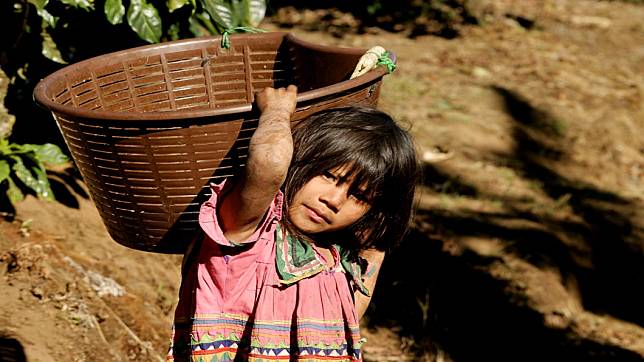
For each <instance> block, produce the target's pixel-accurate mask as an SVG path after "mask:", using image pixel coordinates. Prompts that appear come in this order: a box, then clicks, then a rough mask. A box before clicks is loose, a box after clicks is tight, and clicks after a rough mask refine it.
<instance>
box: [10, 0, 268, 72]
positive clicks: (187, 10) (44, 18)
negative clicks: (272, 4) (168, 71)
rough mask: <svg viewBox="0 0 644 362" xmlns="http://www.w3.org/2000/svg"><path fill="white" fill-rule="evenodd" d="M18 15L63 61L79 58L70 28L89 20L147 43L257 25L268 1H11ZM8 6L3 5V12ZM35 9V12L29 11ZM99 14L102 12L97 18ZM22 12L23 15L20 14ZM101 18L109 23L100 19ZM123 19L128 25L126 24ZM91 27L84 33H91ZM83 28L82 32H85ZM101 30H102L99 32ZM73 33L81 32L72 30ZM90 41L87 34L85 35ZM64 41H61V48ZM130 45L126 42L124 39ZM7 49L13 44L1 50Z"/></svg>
mask: <svg viewBox="0 0 644 362" xmlns="http://www.w3.org/2000/svg"><path fill="white" fill-rule="evenodd" d="M9 2H10V4H11V5H12V8H13V9H12V10H13V13H14V16H16V14H23V16H24V18H23V19H22V21H19V23H21V25H22V29H20V30H19V31H18V32H16V33H17V34H18V36H17V37H16V38H17V39H21V38H23V35H24V34H29V33H33V32H34V30H36V31H38V30H37V29H40V30H39V35H40V37H39V38H40V43H41V54H42V55H43V56H45V57H46V58H48V59H50V60H52V61H54V62H57V63H61V64H65V63H66V62H68V61H70V60H73V59H74V58H76V54H74V53H75V52H77V51H79V50H78V46H83V45H85V44H71V43H73V42H74V41H73V39H72V40H71V41H70V39H69V38H70V36H68V34H67V32H69V31H71V30H70V29H72V28H74V27H76V26H78V24H79V23H82V22H83V21H86V22H87V24H88V25H90V26H92V28H94V26H96V27H99V26H103V29H104V28H105V27H104V25H107V24H109V25H111V26H115V27H119V26H123V25H127V26H128V27H129V28H130V29H131V31H132V32H133V33H131V34H132V35H134V34H136V35H137V36H138V38H139V39H142V40H144V41H145V42H147V43H157V42H160V41H162V40H174V39H178V38H182V37H192V36H203V35H210V34H215V33H222V32H223V31H224V30H226V29H230V28H235V27H255V26H257V25H259V23H260V22H261V20H262V19H263V18H264V15H265V12H266V2H267V1H266V0H9ZM7 9H8V7H7V6H6V5H5V11H6V10H7ZM30 9H33V10H35V12H36V14H37V16H32V15H31V14H30V11H29V10H30ZM97 14H98V15H100V16H101V17H97ZM18 16H19V15H18ZM97 19H100V20H99V21H100V22H104V23H105V24H103V25H101V24H100V23H97V21H96V20H97ZM124 23H125V24H124ZM83 30H88V31H89V32H88V34H85V38H89V37H91V36H92V35H96V34H92V31H93V29H83ZM83 30H81V31H83ZM101 35H102V34H101ZM72 37H81V35H79V34H73V35H72ZM85 40H86V39H85ZM61 43H63V46H62V47H61ZM124 43H125V44H127V42H124ZM0 50H2V52H3V53H8V50H9V49H0Z"/></svg>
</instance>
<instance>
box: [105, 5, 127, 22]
mask: <svg viewBox="0 0 644 362" xmlns="http://www.w3.org/2000/svg"><path fill="white" fill-rule="evenodd" d="M103 11H104V12H105V17H106V18H107V21H109V22H110V24H112V25H116V24H120V23H122V22H123V15H125V6H123V1H122V0H105V7H104V9H103Z"/></svg>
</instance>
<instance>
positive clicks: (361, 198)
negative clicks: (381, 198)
mask: <svg viewBox="0 0 644 362" xmlns="http://www.w3.org/2000/svg"><path fill="white" fill-rule="evenodd" d="M351 196H353V197H355V199H356V200H358V201H360V202H363V203H365V204H368V203H369V198H368V197H367V195H366V194H365V193H364V192H359V191H357V192H352V193H351Z"/></svg>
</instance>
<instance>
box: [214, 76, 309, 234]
mask: <svg viewBox="0 0 644 362" xmlns="http://www.w3.org/2000/svg"><path fill="white" fill-rule="evenodd" d="M296 96H297V88H296V87H295V86H293V85H290V86H289V87H288V88H287V89H284V88H280V89H273V88H266V89H264V90H262V91H261V92H260V93H258V94H257V97H256V101H257V106H258V108H259V110H260V112H261V115H260V117H259V124H258V126H257V130H255V133H254V134H253V136H252V137H251V139H250V144H249V149H248V161H247V162H246V170H245V172H244V174H243V175H242V176H241V178H240V180H239V181H238V182H237V183H236V184H235V185H234V186H233V189H232V190H231V191H230V192H228V193H226V194H225V195H223V196H222V197H223V200H222V201H221V204H220V205H221V206H220V208H219V213H218V214H219V222H220V224H221V226H222V228H223V231H224V235H225V236H226V238H228V240H230V241H233V242H241V241H244V240H246V239H247V238H248V237H250V236H251V235H252V234H253V232H254V231H255V229H256V228H257V226H258V225H259V223H260V221H261V220H262V217H263V216H264V214H265V213H266V211H267V210H268V207H269V206H270V204H271V202H272V201H273V198H274V197H275V194H276V193H277V191H278V190H279V188H280V186H281V185H282V183H283V182H284V180H285V178H286V173H287V171H288V167H289V164H290V163H291V157H292V155H293V138H292V136H291V116H292V114H293V112H294V111H295V103H296V101H295V98H296Z"/></svg>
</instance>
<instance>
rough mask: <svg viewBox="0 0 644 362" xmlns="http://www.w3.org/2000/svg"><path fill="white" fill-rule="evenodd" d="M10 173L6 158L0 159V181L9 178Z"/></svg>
mask: <svg viewBox="0 0 644 362" xmlns="http://www.w3.org/2000/svg"><path fill="white" fill-rule="evenodd" d="M10 173H11V168H10V167H9V162H7V161H6V160H0V183H2V181H4V180H6V179H7V178H9V174H10Z"/></svg>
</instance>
